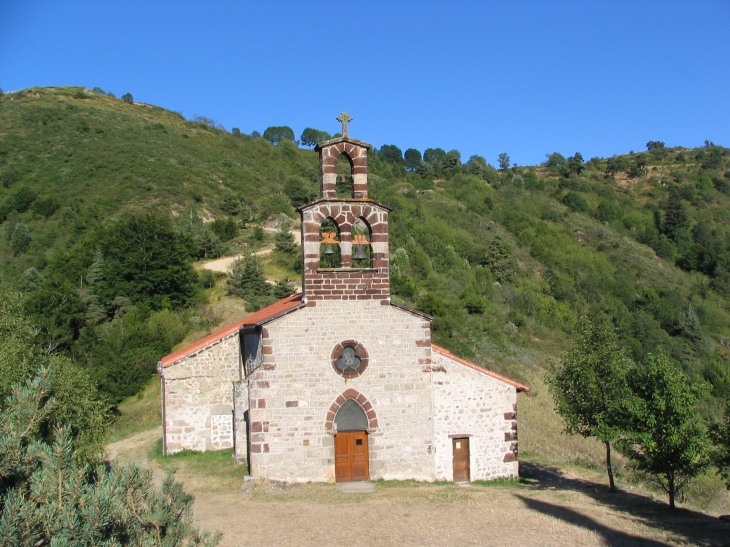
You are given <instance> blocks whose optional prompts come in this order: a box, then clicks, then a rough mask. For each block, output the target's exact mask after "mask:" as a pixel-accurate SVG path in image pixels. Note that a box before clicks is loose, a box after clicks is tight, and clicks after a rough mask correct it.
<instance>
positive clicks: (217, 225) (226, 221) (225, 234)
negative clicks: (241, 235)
mask: <svg viewBox="0 0 730 547" xmlns="http://www.w3.org/2000/svg"><path fill="white" fill-rule="evenodd" d="M210 230H211V231H212V232H213V233H214V234H215V235H217V236H218V239H220V240H221V241H222V242H226V241H230V240H232V239H233V238H234V237H236V235H237V234H238V225H237V224H236V221H235V220H233V219H232V218H231V217H226V218H217V219H215V220H214V221H213V222H211V223H210Z"/></svg>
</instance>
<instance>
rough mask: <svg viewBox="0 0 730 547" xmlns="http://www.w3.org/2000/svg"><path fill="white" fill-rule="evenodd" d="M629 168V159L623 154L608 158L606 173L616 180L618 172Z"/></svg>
mask: <svg viewBox="0 0 730 547" xmlns="http://www.w3.org/2000/svg"><path fill="white" fill-rule="evenodd" d="M628 168H629V161H628V160H627V159H626V158H625V157H623V156H615V157H613V158H608V160H607V161H606V173H608V174H609V175H611V176H612V177H613V178H614V180H615V178H616V174H617V173H621V172H623V171H626V170H627V169H628Z"/></svg>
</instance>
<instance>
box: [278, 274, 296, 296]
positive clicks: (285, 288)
mask: <svg viewBox="0 0 730 547" xmlns="http://www.w3.org/2000/svg"><path fill="white" fill-rule="evenodd" d="M295 292H296V289H295V288H294V285H293V284H292V282H291V281H290V280H289V278H286V279H279V280H277V281H276V285H274V289H273V294H274V296H275V297H276V298H286V297H287V296H291V295H292V294H294V293H295Z"/></svg>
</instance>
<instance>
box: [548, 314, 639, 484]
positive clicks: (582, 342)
mask: <svg viewBox="0 0 730 547" xmlns="http://www.w3.org/2000/svg"><path fill="white" fill-rule="evenodd" d="M573 342H574V346H573V347H572V348H571V349H569V350H568V351H566V352H565V353H563V354H562V355H561V356H560V359H559V361H557V362H556V363H555V364H554V366H553V368H552V370H551V371H550V373H549V374H548V376H547V383H548V387H549V389H550V393H551V394H552V396H553V400H554V401H555V407H556V410H557V411H558V414H560V416H561V417H562V418H563V420H565V431H566V432H568V433H571V434H577V435H582V436H583V437H596V438H597V439H598V440H599V441H601V442H602V443H603V444H604V445H605V447H606V471H607V472H608V482H609V485H610V488H611V490H614V491H615V490H616V485H615V483H614V479H613V468H612V467H611V444H612V443H614V442H615V441H616V440H618V439H619V438H620V436H621V435H622V434H623V433H624V432H625V428H626V424H627V415H626V410H627V408H629V407H630V406H631V401H632V394H631V390H630V389H629V384H628V373H629V370H630V368H631V361H630V360H629V358H628V357H627V356H626V354H625V352H624V350H623V349H622V348H621V347H619V344H618V337H617V336H616V332H615V331H614V330H613V328H611V327H610V326H609V325H598V324H596V323H594V322H593V321H592V320H591V319H589V318H588V317H582V318H581V319H580V321H579V322H578V326H577V328H576V332H575V335H574V339H573Z"/></svg>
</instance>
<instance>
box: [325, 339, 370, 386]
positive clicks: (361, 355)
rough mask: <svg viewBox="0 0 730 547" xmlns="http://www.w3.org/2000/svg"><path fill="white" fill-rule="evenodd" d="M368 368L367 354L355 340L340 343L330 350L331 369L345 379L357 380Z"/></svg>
mask: <svg viewBox="0 0 730 547" xmlns="http://www.w3.org/2000/svg"><path fill="white" fill-rule="evenodd" d="M367 367H368V352H367V351H365V347H364V346H363V345H362V344H361V343H359V342H356V341H355V340H346V341H344V342H340V343H339V344H337V345H336V346H335V349H333V350H332V368H333V369H335V372H336V373H337V374H339V375H341V376H344V377H345V378H357V377H358V376H360V375H362V373H363V372H365V369H366V368H367Z"/></svg>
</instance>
